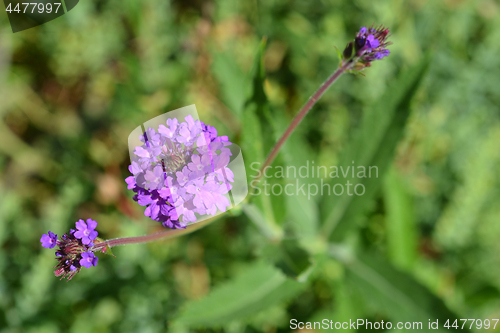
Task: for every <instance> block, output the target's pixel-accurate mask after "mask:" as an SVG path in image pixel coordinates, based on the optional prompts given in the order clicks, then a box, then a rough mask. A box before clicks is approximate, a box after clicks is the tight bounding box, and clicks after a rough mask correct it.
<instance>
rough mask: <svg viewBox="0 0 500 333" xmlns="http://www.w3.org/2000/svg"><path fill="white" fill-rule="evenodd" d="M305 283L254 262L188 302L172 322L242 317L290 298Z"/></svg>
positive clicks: (211, 322)
mask: <svg viewBox="0 0 500 333" xmlns="http://www.w3.org/2000/svg"><path fill="white" fill-rule="evenodd" d="M306 286H307V285H306V284H303V283H299V282H297V281H294V280H291V279H287V278H286V277H285V275H283V273H282V272H280V271H279V270H278V269H276V268H275V267H273V266H271V265H269V264H266V263H258V264H255V265H252V266H251V267H250V268H248V269H247V270H246V271H244V272H242V273H240V274H238V275H237V276H236V277H235V278H234V279H232V280H230V281H228V282H226V283H224V284H222V285H220V286H218V287H216V288H214V290H213V291H212V292H211V293H210V294H209V295H208V296H206V297H205V298H203V299H201V300H199V301H192V302H188V303H187V304H186V306H185V307H184V309H183V310H182V311H181V312H180V314H179V315H178V316H177V318H176V319H175V320H174V322H175V323H179V324H184V325H187V326H190V327H204V328H206V327H219V326H221V325H223V324H227V323H228V322H231V321H237V320H245V319H247V318H249V317H250V316H253V315H255V314H257V313H259V312H262V311H265V310H266V309H268V308H270V307H272V306H274V305H276V304H280V303H283V302H286V301H288V300H290V299H292V298H293V297H295V296H297V295H298V294H299V293H301V292H302V291H303V290H304V288H305V287H306Z"/></svg>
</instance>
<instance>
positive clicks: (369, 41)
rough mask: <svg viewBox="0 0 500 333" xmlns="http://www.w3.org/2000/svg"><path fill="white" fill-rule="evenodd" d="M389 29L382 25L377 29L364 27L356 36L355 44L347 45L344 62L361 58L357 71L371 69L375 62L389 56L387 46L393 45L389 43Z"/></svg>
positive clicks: (356, 67)
mask: <svg viewBox="0 0 500 333" xmlns="http://www.w3.org/2000/svg"><path fill="white" fill-rule="evenodd" d="M388 37H389V29H386V28H385V27H384V26H382V25H380V26H378V27H377V28H374V27H373V26H372V27H370V28H366V27H362V28H361V29H360V30H359V32H358V33H357V34H356V38H355V39H354V42H350V43H349V44H347V47H346V48H345V50H344V53H343V60H348V59H351V58H352V57H353V56H355V57H359V59H358V63H357V64H356V66H355V69H357V70H360V69H363V68H364V67H369V66H370V65H371V62H372V61H374V60H380V59H383V58H384V57H387V56H388V55H389V53H390V52H389V50H388V49H387V46H388V45H390V44H392V43H391V42H388V41H387V38H388Z"/></svg>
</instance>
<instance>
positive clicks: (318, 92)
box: [253, 58, 357, 182]
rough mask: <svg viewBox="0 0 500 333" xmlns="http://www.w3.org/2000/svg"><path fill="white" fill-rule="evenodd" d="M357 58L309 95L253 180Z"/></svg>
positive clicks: (261, 172) (271, 161) (268, 164)
mask: <svg viewBox="0 0 500 333" xmlns="http://www.w3.org/2000/svg"><path fill="white" fill-rule="evenodd" d="M356 61H357V59H356V58H353V59H351V60H349V61H347V62H346V63H345V64H343V65H342V66H341V67H339V68H338V69H337V70H336V71H335V72H333V74H332V75H331V76H330V77H329V78H328V79H327V80H326V81H325V82H323V84H322V85H321V86H320V87H319V88H318V90H316V92H315V93H314V94H313V95H312V96H311V97H309V100H308V101H307V103H306V104H304V106H303V107H302V109H300V111H299V113H298V114H297V115H296V116H295V118H293V120H292V122H291V123H290V125H289V126H288V128H287V129H286V131H285V133H283V135H282V136H281V138H280V139H279V140H278V142H277V143H276V144H275V145H274V147H273V149H272V150H271V152H270V153H269V155H268V156H267V158H266V161H265V162H264V164H263V165H262V167H261V168H260V173H259V174H258V175H257V177H255V179H254V180H253V182H258V180H259V179H260V177H262V174H263V173H264V170H265V168H266V167H268V166H270V165H271V163H273V161H274V159H275V158H276V156H277V155H278V153H279V151H280V149H281V148H282V147H283V144H284V143H285V142H286V140H287V139H288V138H289V137H290V135H291V134H292V133H293V131H294V130H295V129H296V128H297V126H298V125H299V124H300V122H301V121H302V119H304V117H305V116H306V115H307V113H308V112H309V111H310V110H311V109H312V107H313V106H314V105H315V104H316V103H317V102H318V100H319V99H320V98H321V96H323V94H324V93H325V92H326V91H327V90H328V88H330V86H331V85H332V84H333V83H334V82H335V81H337V79H338V78H339V77H340V76H341V75H342V74H344V73H345V72H346V71H347V70H350V69H352V67H353V66H354V64H355V63H356Z"/></svg>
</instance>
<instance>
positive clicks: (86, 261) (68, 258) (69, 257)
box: [40, 219, 98, 281]
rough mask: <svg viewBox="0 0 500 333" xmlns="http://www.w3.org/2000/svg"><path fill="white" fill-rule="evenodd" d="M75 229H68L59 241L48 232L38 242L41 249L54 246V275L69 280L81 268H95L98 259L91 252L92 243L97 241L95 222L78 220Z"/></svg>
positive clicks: (54, 235)
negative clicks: (55, 263) (56, 248)
mask: <svg viewBox="0 0 500 333" xmlns="http://www.w3.org/2000/svg"><path fill="white" fill-rule="evenodd" d="M75 225H76V229H77V230H75V229H70V231H69V233H67V234H64V235H63V236H62V237H61V238H60V239H59V240H57V235H56V234H54V233H53V232H51V231H49V232H48V234H44V235H42V238H41V239H40V242H41V243H42V246H43V247H46V248H48V249H53V248H54V247H55V246H56V245H57V246H58V247H59V249H58V250H57V251H56V259H57V261H58V262H59V263H58V264H57V266H55V267H54V268H55V269H56V270H55V271H54V274H55V275H56V276H61V279H63V278H64V277H66V278H67V279H68V281H69V280H71V279H72V278H73V276H75V274H76V273H78V272H79V271H80V269H81V268H82V267H86V268H90V267H92V266H97V261H98V258H97V257H96V256H95V255H94V252H92V249H91V248H92V246H94V243H93V241H94V240H96V239H97V231H96V230H94V229H95V228H96V227H97V222H96V221H94V220H92V219H87V222H85V221H83V220H79V221H77V222H76V223H75Z"/></svg>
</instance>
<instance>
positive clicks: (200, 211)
mask: <svg viewBox="0 0 500 333" xmlns="http://www.w3.org/2000/svg"><path fill="white" fill-rule="evenodd" d="M184 119H185V121H184V122H179V121H178V120H177V119H175V118H173V119H168V120H167V122H166V126H165V125H163V124H162V125H160V126H159V128H158V131H155V130H154V129H152V128H148V129H147V130H146V132H145V133H144V134H143V135H141V138H140V140H141V141H142V142H143V145H142V146H140V147H135V150H134V155H135V157H134V159H133V161H132V164H131V165H130V166H129V170H130V172H131V173H132V174H133V176H130V177H128V178H127V179H125V181H126V183H127V185H128V189H131V190H133V191H134V192H135V193H136V194H135V196H134V200H135V201H137V203H139V205H141V206H145V207H146V209H145V211H144V215H145V216H147V217H149V218H151V219H152V220H155V221H159V222H161V223H162V225H163V226H164V227H167V228H172V229H183V228H185V227H186V226H187V224H188V223H194V222H196V221H197V220H198V218H199V217H198V216H203V215H207V214H209V215H215V214H216V213H217V211H218V210H219V211H221V212H225V211H226V210H227V208H228V207H229V205H230V202H229V199H228V198H227V194H228V192H229V191H230V190H231V188H232V185H231V184H230V183H232V182H234V175H233V172H232V171H231V170H230V169H229V168H228V167H227V166H228V164H229V161H230V156H231V155H232V154H231V150H230V149H229V148H228V146H230V145H231V142H229V139H228V138H227V136H217V130H216V129H215V128H214V127H212V126H209V125H206V124H204V123H203V122H201V121H199V120H194V119H193V117H192V116H190V115H189V116H187V117H185V118H184ZM197 215H198V216H197Z"/></svg>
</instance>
